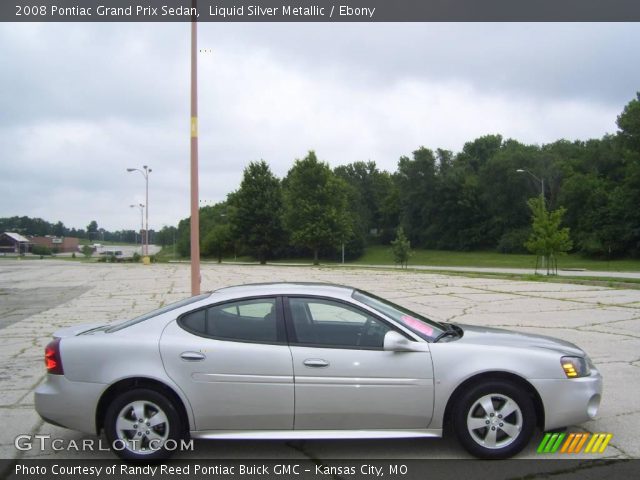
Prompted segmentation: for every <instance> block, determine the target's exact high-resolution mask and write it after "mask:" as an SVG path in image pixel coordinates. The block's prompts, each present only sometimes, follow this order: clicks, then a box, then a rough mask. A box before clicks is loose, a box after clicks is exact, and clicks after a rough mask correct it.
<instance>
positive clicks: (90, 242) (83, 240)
mask: <svg viewBox="0 0 640 480" xmlns="http://www.w3.org/2000/svg"><path fill="white" fill-rule="evenodd" d="M78 243H79V244H80V245H93V244H94V243H99V244H100V245H105V246H109V245H137V246H140V242H136V243H131V242H113V241H111V240H96V239H93V240H88V239H86V238H80V239H79V241H78Z"/></svg>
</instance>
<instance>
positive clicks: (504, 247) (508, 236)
mask: <svg viewBox="0 0 640 480" xmlns="http://www.w3.org/2000/svg"><path fill="white" fill-rule="evenodd" d="M530 234H531V229H530V228H529V227H524V228H518V229H516V230H511V231H509V232H507V233H505V234H504V235H502V237H500V241H499V242H498V247H497V250H498V252H500V253H527V248H526V247H525V246H524V244H525V242H526V241H527V240H528V239H529V235H530Z"/></svg>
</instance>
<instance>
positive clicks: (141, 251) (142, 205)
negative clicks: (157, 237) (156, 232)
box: [129, 203, 144, 253]
mask: <svg viewBox="0 0 640 480" xmlns="http://www.w3.org/2000/svg"><path fill="white" fill-rule="evenodd" d="M129 207H131V208H135V207H138V208H139V209H140V253H144V252H143V248H144V247H143V242H142V230H144V220H143V219H142V218H143V217H142V215H143V212H144V204H142V203H139V204H138V205H129Z"/></svg>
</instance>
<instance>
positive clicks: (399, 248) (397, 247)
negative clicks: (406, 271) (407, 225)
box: [391, 227, 411, 268]
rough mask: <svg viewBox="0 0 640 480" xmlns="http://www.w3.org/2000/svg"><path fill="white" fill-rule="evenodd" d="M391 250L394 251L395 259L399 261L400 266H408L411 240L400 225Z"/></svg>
mask: <svg viewBox="0 0 640 480" xmlns="http://www.w3.org/2000/svg"><path fill="white" fill-rule="evenodd" d="M391 251H392V252H393V260H394V261H395V262H396V263H399V264H400V267H404V268H407V263H408V262H409V256H410V255H411V242H410V241H409V240H408V239H407V237H406V235H405V234H404V230H403V229H402V227H398V233H397V235H396V239H395V240H392V241H391Z"/></svg>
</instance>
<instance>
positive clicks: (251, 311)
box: [180, 298, 278, 343]
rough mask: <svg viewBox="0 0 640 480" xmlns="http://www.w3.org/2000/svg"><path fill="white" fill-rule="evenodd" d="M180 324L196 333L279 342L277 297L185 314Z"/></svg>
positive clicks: (223, 305)
mask: <svg viewBox="0 0 640 480" xmlns="http://www.w3.org/2000/svg"><path fill="white" fill-rule="evenodd" d="M180 325H181V326H182V327H184V328H186V329H187V330H190V331H192V332H193V333H196V334H200V335H205V336H208V337H214V338H220V339H225V340H237V341H243V342H268V343H277V342H278V322H277V316H276V300H275V298H259V299H254V300H244V301H240V302H230V303H224V304H222V305H215V306H213V307H209V308H207V309H205V310H197V311H195V312H192V313H189V314H187V315H184V316H183V317H181V319H180Z"/></svg>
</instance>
